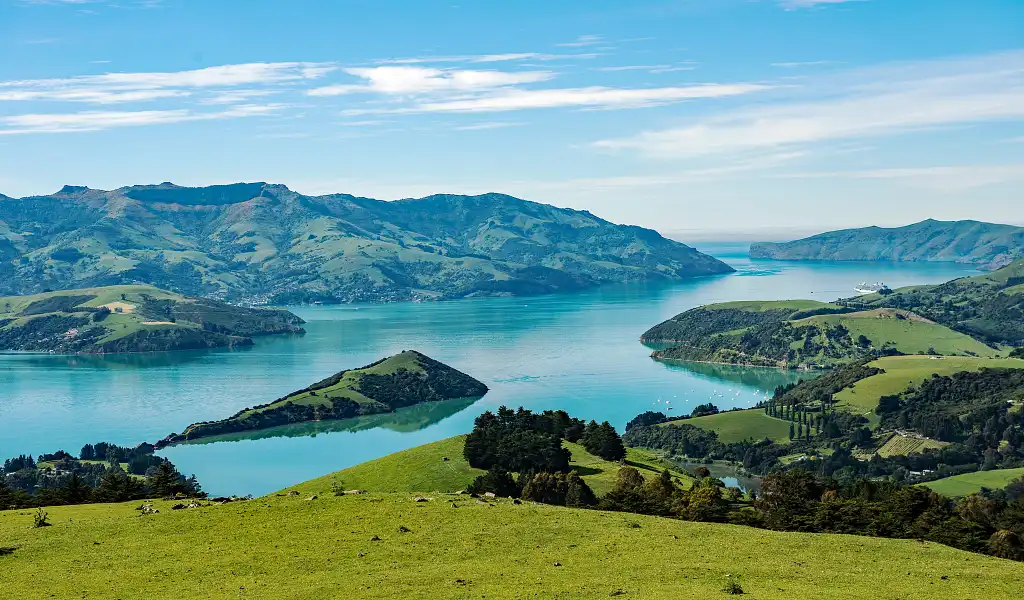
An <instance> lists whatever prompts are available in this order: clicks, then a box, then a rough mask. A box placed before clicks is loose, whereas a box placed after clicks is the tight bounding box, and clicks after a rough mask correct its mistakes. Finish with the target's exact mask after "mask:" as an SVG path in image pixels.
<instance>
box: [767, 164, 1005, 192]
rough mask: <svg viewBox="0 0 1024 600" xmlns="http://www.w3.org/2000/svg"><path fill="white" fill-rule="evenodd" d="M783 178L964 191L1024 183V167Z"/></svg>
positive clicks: (937, 168)
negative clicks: (880, 182)
mask: <svg viewBox="0 0 1024 600" xmlns="http://www.w3.org/2000/svg"><path fill="white" fill-rule="evenodd" d="M776 177H778V178H780V179H879V180H890V181H896V182H899V183H903V184H905V185H908V186H911V187H916V188H921V189H926V190H929V191H935V192H950V193H954V192H962V191H966V190H971V189H975V188H979V187H984V186H988V185H996V184H1000V183H1008V182H1014V181H1024V164H1003V165H950V166H930V167H908V168H890V169H874V170H860V171H829V172H820V171H819V172H809V173H785V174H780V175H777V176H776Z"/></svg>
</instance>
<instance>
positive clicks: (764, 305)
mask: <svg viewBox="0 0 1024 600" xmlns="http://www.w3.org/2000/svg"><path fill="white" fill-rule="evenodd" d="M829 307H831V308H839V306H838V305H836V304H831V303H828V302H818V301H817V300H736V301H733V302H720V303H717V304H708V305H707V306H702V307H700V308H704V309H707V310H728V309H733V310H745V311H750V312H764V311H766V310H782V309H789V310H792V311H794V312H796V311H798V310H812V309H817V308H829Z"/></svg>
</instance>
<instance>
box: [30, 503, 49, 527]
mask: <svg viewBox="0 0 1024 600" xmlns="http://www.w3.org/2000/svg"><path fill="white" fill-rule="evenodd" d="M49 526H50V515H49V514H48V513H47V512H46V511H45V510H43V509H42V508H39V509H36V513H35V514H34V515H32V527H34V528H36V529H38V528H40V527H49Z"/></svg>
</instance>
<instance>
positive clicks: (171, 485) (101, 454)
mask: <svg viewBox="0 0 1024 600" xmlns="http://www.w3.org/2000/svg"><path fill="white" fill-rule="evenodd" d="M125 464H126V465H127V467H128V469H127V471H126V470H125V468H124V466H125ZM177 494H184V495H187V496H201V495H203V492H202V488H201V487H200V485H199V482H198V481H197V480H196V478H195V476H194V475H193V476H191V477H188V478H186V477H185V476H183V475H182V474H181V473H180V472H178V470H177V469H176V468H175V466H174V465H173V464H172V463H171V462H170V461H169V460H167V459H165V458H161V457H159V456H156V455H154V454H153V446H151V445H149V444H142V445H140V446H138V447H136V448H126V447H123V446H117V445H115V444H108V443H106V442H100V443H98V444H86V445H85V446H83V447H82V450H81V452H80V453H79V457H77V458H76V457H74V456H72V455H71V454H70V453H68V452H65V451H63V450H58V451H56V452H52V453H48V454H41V455H39V457H38V459H35V458H33V457H32V456H31V455H24V454H23V455H20V456H16V457H13V458H9V459H7V460H5V461H4V463H3V471H2V472H0V510H2V509H6V508H26V507H36V506H53V505H62V504H86V503H90V502H123V501H128V500H135V499H140V498H152V497H156V496H173V495H177Z"/></svg>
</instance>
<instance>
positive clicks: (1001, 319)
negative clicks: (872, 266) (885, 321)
mask: <svg viewBox="0 0 1024 600" xmlns="http://www.w3.org/2000/svg"><path fill="white" fill-rule="evenodd" d="M841 303H842V304H844V305H846V306H848V307H853V308H857V309H874V308H900V309H906V310H911V311H914V312H915V313H917V314H919V315H921V316H922V317H925V318H927V319H930V320H932V321H936V322H938V323H941V324H943V325H946V326H947V327H950V328H952V329H955V330H957V331H961V332H963V333H966V334H968V335H971V336H974V337H976V338H978V339H980V340H983V341H985V342H988V343H992V344H1008V345H1011V346H1024V259H1021V260H1017V261H1014V262H1013V263H1010V264H1009V265H1006V266H1004V267H1002V268H1000V269H998V270H996V271H993V272H991V273H986V274H984V275H976V276H974V277H962V278H960V279H954V280H952V281H947V282H946V283H940V284H937V285H918V286H910V287H905V288H899V289H897V290H893V291H892V292H891V293H886V294H868V295H865V296H858V297H856V298H850V299H848V300H845V301H842V302H841Z"/></svg>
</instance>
